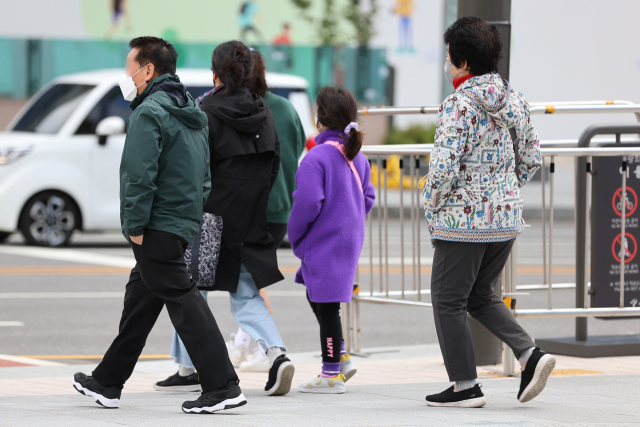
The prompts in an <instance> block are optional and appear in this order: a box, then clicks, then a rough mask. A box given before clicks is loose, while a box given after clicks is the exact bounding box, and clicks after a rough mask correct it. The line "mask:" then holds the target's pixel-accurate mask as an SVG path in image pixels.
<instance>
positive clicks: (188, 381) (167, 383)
mask: <svg viewBox="0 0 640 427" xmlns="http://www.w3.org/2000/svg"><path fill="white" fill-rule="evenodd" d="M153 388H154V389H156V390H158V391H202V387H201V386H200V379H199V378H198V373H195V374H191V375H189V376H186V377H183V376H180V374H179V372H176V373H175V374H174V375H171V376H170V377H169V378H167V379H166V380H162V381H158V382H156V383H155V384H154V385H153Z"/></svg>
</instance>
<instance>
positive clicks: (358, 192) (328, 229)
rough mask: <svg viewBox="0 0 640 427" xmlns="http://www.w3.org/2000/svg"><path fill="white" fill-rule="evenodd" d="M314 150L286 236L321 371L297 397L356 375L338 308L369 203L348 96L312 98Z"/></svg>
mask: <svg viewBox="0 0 640 427" xmlns="http://www.w3.org/2000/svg"><path fill="white" fill-rule="evenodd" d="M316 103H317V105H318V116H317V118H316V126H317V127H318V130H319V131H320V134H319V135H318V136H316V138H315V141H316V144H317V146H316V147H315V148H313V149H312V150H311V151H310V152H309V154H307V155H306V156H305V157H304V159H303V160H302V162H301V163H300V167H299V168H298V173H297V174H296V185H297V190H295V191H294V192H293V199H294V202H293V208H292V210H291V217H290V218H289V225H288V233H289V240H290V241H291V245H292V247H293V253H294V254H295V255H296V256H297V257H298V258H300V260H301V261H302V263H301V267H300V269H299V270H298V273H297V274H296V282H297V283H302V284H304V285H305V286H306V287H307V299H308V300H309V303H310V304H311V309H312V310H313V312H314V314H315V315H316V317H317V319H318V323H319V324H320V343H321V346H322V372H321V374H320V375H319V376H318V377H317V378H315V379H313V380H311V381H309V382H305V383H302V384H300V386H299V387H298V389H299V390H300V391H302V392H305V393H344V391H345V385H344V383H345V382H346V381H347V380H348V379H349V378H351V377H352V376H353V375H354V374H355V373H356V367H355V364H354V363H353V362H352V361H351V357H350V356H349V355H348V354H346V352H345V349H344V343H343V341H342V324H341V322H340V303H342V302H350V301H351V295H352V293H353V283H354V280H355V277H356V269H357V267H358V259H359V258H360V252H361V251H362V244H363V243H364V222H365V216H366V215H367V213H369V211H370V210H371V207H372V206H373V203H374V201H375V193H374V190H373V185H372V184H371V183H370V182H369V177H370V173H371V170H370V167H369V162H368V161H367V159H366V158H365V157H364V155H362V153H360V147H361V146H362V139H363V134H362V132H360V131H358V123H356V120H357V115H358V112H357V109H358V107H357V103H356V99H355V97H354V96H353V94H352V93H351V92H349V91H348V90H346V89H342V88H337V87H328V86H327V87H323V88H322V89H320V93H318V98H317V100H316Z"/></svg>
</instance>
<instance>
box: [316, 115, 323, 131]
mask: <svg viewBox="0 0 640 427" xmlns="http://www.w3.org/2000/svg"><path fill="white" fill-rule="evenodd" d="M322 128H323V126H320V127H318V116H316V129H318V132H322Z"/></svg>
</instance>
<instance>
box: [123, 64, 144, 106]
mask: <svg viewBox="0 0 640 427" xmlns="http://www.w3.org/2000/svg"><path fill="white" fill-rule="evenodd" d="M147 65H149V64H147ZM147 65H145V66H144V67H142V68H140V69H139V70H138V71H136V73H135V74H134V75H133V76H135V75H136V74H138V73H139V72H140V71H142V70H144V69H145V67H146V66H147ZM133 76H131V77H125V78H122V79H120V81H119V82H118V84H119V85H120V91H121V92H122V96H124V99H125V100H126V101H129V102H131V101H133V100H134V98H135V97H136V95H137V94H138V92H137V90H138V88H139V87H140V86H142V85H143V84H145V83H147V82H142V83H140V84H139V85H138V86H136V83H135V82H134V81H133Z"/></svg>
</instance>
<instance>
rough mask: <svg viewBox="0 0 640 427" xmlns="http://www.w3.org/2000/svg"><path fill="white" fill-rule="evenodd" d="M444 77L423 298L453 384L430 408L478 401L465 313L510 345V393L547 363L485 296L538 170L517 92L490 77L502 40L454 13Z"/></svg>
mask: <svg viewBox="0 0 640 427" xmlns="http://www.w3.org/2000/svg"><path fill="white" fill-rule="evenodd" d="M444 41H445V43H446V44H447V45H448V56H447V61H446V62H445V75H446V77H447V79H448V81H449V82H450V83H452V84H453V86H454V87H455V92H454V93H453V94H452V95H450V96H449V97H447V99H446V100H445V101H444V103H443V104H442V106H441V107H440V114H439V116H438V125H437V126H438V127H437V131H436V137H435V145H434V150H433V152H432V154H431V161H430V164H429V174H428V175H427V179H426V182H425V186H424V195H425V217H426V219H427V223H428V225H429V231H430V232H431V239H432V242H433V245H434V247H435V253H434V257H433V269H432V273H431V297H432V303H433V314H434V317H435V323H436V330H437V333H438V341H439V342H440V348H441V350H442V355H443V357H444V361H445V366H446V368H447V372H448V374H449V379H450V380H451V381H453V382H455V385H453V386H451V387H450V388H449V389H447V390H445V391H443V392H442V393H439V394H434V395H430V396H427V403H428V404H429V405H431V406H459V407H479V406H483V405H484V404H485V403H486V400H485V398H484V395H483V393H482V391H481V389H480V386H479V384H477V383H476V378H477V373H476V368H475V358H474V354H473V345H472V341H471V332H470V329H469V324H468V321H467V312H468V313H469V314H470V315H471V316H473V317H474V318H476V319H477V320H478V321H480V322H481V323H482V324H483V325H484V326H486V327H487V329H489V330H490V331H491V332H492V333H493V334H495V335H496V336H497V337H498V338H500V339H501V340H502V341H504V342H505V343H506V344H507V345H509V346H510V347H511V348H512V349H513V351H514V353H515V355H516V356H517V357H518V359H519V361H520V363H521V365H522V372H523V374H522V379H521V384H520V391H519V393H518V399H519V400H520V401H521V402H527V401H529V400H531V399H533V398H534V397H536V396H537V395H538V394H539V393H540V392H541V391H542V389H543V388H544V386H545V384H546V380H547V377H548V375H549V373H550V372H551V371H552V370H553V367H554V366H555V359H554V358H553V356H550V355H548V354H546V353H544V352H542V351H540V349H538V348H536V347H535V344H534V342H533V340H532V339H531V337H530V336H529V335H528V334H527V333H526V332H525V331H524V329H522V327H520V325H519V324H518V323H517V322H516V320H515V318H514V317H513V315H512V314H511V311H510V310H509V309H508V308H507V307H506V306H505V305H504V303H503V302H502V301H501V300H500V298H498V297H497V296H496V295H495V294H494V293H493V289H492V287H493V285H494V284H495V283H496V282H497V279H498V277H499V275H500V272H501V271H502V269H503V267H504V265H505V263H506V261H507V257H508V256H509V253H510V251H511V247H512V246H513V242H514V241H515V238H516V236H517V235H518V234H520V233H521V232H522V230H523V229H524V221H523V219H522V196H521V194H520V187H522V186H524V185H525V184H526V183H527V182H528V181H529V180H530V179H531V178H532V177H533V175H534V174H535V172H536V171H537V170H538V168H540V163H541V156H540V144H539V142H538V135H537V133H536V130H535V128H534V127H533V125H532V124H531V121H530V117H529V105H528V104H527V101H526V100H525V99H524V96H523V95H522V94H520V93H518V92H516V91H514V90H513V89H512V88H511V86H510V85H509V83H508V82H507V81H506V80H503V79H502V78H501V77H500V76H499V75H498V74H497V68H498V61H499V59H500V56H501V51H502V43H501V42H500V37H499V35H498V30H497V29H496V27H495V26H492V25H488V24H487V23H486V22H484V21H483V20H481V19H480V18H471V17H468V18H462V19H460V20H458V21H457V22H455V23H454V24H452V25H451V27H449V29H448V30H447V31H446V32H445V34H444Z"/></svg>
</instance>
